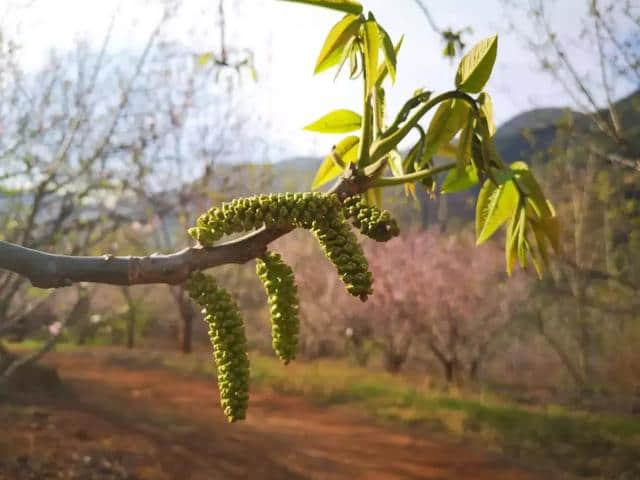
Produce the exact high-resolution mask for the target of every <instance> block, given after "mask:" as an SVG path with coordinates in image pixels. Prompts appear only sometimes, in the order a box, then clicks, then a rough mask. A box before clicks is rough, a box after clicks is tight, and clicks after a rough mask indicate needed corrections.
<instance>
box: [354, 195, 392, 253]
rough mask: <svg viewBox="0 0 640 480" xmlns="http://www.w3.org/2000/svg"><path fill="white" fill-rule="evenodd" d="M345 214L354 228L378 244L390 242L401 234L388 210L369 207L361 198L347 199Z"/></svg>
mask: <svg viewBox="0 0 640 480" xmlns="http://www.w3.org/2000/svg"><path fill="white" fill-rule="evenodd" d="M343 212H344V216H345V217H346V218H349V219H351V222H352V223H353V226H354V227H356V228H357V229H358V230H360V231H361V232H362V233H363V234H364V235H366V236H368V237H369V238H372V239H374V240H376V241H378V242H386V241H389V240H391V239H392V238H393V237H396V236H398V234H399V233H400V229H399V228H398V224H397V223H396V221H395V219H393V218H392V217H391V214H390V213H389V212H388V211H387V210H380V209H379V208H377V207H374V206H369V205H367V203H366V202H365V200H364V199H363V198H361V197H359V196H353V197H349V198H347V199H345V201H344V202H343Z"/></svg>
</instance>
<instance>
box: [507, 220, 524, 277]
mask: <svg viewBox="0 0 640 480" xmlns="http://www.w3.org/2000/svg"><path fill="white" fill-rule="evenodd" d="M519 219H520V209H517V210H516V211H515V212H513V215H511V219H510V220H509V226H508V227H507V234H506V239H505V244H504V246H505V260H506V264H507V274H508V275H509V276H511V273H512V272H513V267H514V266H515V264H516V259H517V256H518V249H517V246H518V245H517V243H516V240H517V238H518V224H519Z"/></svg>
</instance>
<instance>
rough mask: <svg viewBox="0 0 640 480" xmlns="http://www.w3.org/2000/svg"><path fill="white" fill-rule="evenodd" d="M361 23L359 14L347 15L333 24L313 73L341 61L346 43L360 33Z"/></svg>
mask: <svg viewBox="0 0 640 480" xmlns="http://www.w3.org/2000/svg"><path fill="white" fill-rule="evenodd" d="M360 24H361V21H360V17H359V16H357V15H345V16H344V18H343V19H342V20H340V21H339V22H338V23H336V24H335V25H334V26H333V28H332V29H331V31H330V32H329V35H327V38H326V40H325V41H324V45H323V46H322V49H321V50H320V54H319V55H318V59H317V60H316V66H315V69H314V71H313V73H320V72H323V71H324V70H327V69H328V68H331V67H333V66H334V65H337V64H338V63H339V62H340V58H341V57H342V52H343V49H344V48H345V45H347V43H349V40H351V39H352V38H353V37H354V36H355V35H357V34H358V31H359V30H360Z"/></svg>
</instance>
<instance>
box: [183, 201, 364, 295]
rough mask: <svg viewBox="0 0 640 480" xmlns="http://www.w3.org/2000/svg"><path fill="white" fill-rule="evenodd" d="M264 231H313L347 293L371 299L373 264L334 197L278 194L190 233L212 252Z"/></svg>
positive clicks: (218, 214)
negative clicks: (238, 236) (224, 241)
mask: <svg viewBox="0 0 640 480" xmlns="http://www.w3.org/2000/svg"><path fill="white" fill-rule="evenodd" d="M262 226H267V227H270V226H280V227H283V228H305V229H307V230H311V232H312V233H313V234H314V235H315V237H316V238H317V239H318V241H319V243H320V245H321V246H322V249H323V250H324V253H325V254H326V256H327V257H328V258H329V259H330V260H331V261H332V262H333V264H334V265H335V267H336V269H337V270H338V274H339V275H340V278H341V279H342V281H343V282H344V284H345V286H346V288H347V291H348V292H349V293H350V294H352V295H354V296H356V297H359V298H360V299H361V300H363V301H364V300H366V299H367V296H368V295H369V294H371V292H372V289H371V284H372V278H371V273H370V272H369V264H368V262H367V260H366V258H365V257H364V253H363V251H362V247H361V246H360V244H359V243H358V239H357V238H356V236H355V235H354V234H353V232H352V231H351V229H350V227H349V224H348V223H347V221H346V219H345V217H344V214H343V211H342V205H341V204H340V202H339V201H338V197H337V196H336V195H335V194H324V193H318V192H316V193H280V194H271V195H258V196H254V197H248V198H238V199H235V200H233V201H231V202H226V203H223V204H222V206H220V207H214V208H211V209H209V210H208V211H207V212H205V213H204V214H203V215H201V216H200V217H199V218H198V220H197V223H196V226H195V227H193V228H190V229H189V234H190V235H191V236H192V237H194V238H195V239H196V240H197V241H198V242H199V243H200V244H201V245H203V246H205V247H208V246H212V245H213V244H214V243H215V242H216V241H218V240H219V239H220V238H222V237H223V236H224V235H230V234H233V233H240V232H244V231H249V230H254V229H258V228H261V227H262Z"/></svg>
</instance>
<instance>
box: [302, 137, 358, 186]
mask: <svg viewBox="0 0 640 480" xmlns="http://www.w3.org/2000/svg"><path fill="white" fill-rule="evenodd" d="M359 143H360V139H359V138H358V137H356V136H349V137H347V138H345V139H343V140H342V141H340V143H338V144H337V145H336V147H335V150H334V151H333V152H332V153H330V154H329V155H327V156H326V157H325V159H324V160H323V162H322V164H321V165H320V168H318V171H317V172H316V176H315V178H314V179H313V183H312V185H311V188H312V189H313V190H315V189H317V188H319V187H321V186H322V185H324V184H325V183H327V182H330V181H331V180H333V179H334V178H336V177H338V176H339V175H340V174H341V173H342V168H340V167H339V166H338V165H336V162H335V159H334V155H338V156H339V157H340V159H341V160H342V162H343V163H344V164H345V165H348V164H350V163H353V162H355V161H356V159H357V158H358V144H359Z"/></svg>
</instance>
